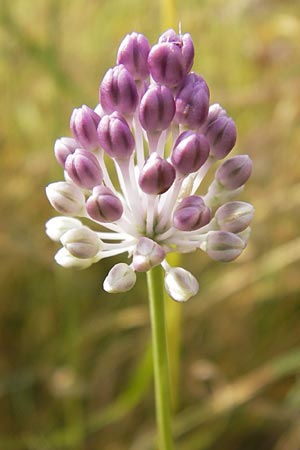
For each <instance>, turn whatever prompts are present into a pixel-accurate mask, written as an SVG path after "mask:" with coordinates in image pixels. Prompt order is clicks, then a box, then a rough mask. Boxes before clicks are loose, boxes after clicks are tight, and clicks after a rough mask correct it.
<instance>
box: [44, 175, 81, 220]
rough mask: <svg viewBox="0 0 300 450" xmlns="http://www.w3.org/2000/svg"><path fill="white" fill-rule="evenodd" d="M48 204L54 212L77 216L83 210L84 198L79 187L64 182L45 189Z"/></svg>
mask: <svg viewBox="0 0 300 450" xmlns="http://www.w3.org/2000/svg"><path fill="white" fill-rule="evenodd" d="M46 194H47V197H48V200H49V202H50V203H51V205H52V206H53V208H55V209H56V211H58V212H60V213H62V214H66V215H68V216H79V215H82V214H83V211H84V210H85V197H84V195H83V193H82V192H81V190H80V189H79V187H77V186H75V185H74V184H71V183H67V182H66V181H58V182H56V183H51V184H49V185H48V186H47V187H46Z"/></svg>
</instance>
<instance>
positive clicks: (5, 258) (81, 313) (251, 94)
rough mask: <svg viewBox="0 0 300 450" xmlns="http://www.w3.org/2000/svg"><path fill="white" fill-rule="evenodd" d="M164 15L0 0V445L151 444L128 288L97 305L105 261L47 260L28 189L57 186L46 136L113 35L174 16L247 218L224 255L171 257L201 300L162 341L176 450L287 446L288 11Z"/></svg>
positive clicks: (296, 239) (290, 258)
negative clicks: (235, 252)
mask: <svg viewBox="0 0 300 450" xmlns="http://www.w3.org/2000/svg"><path fill="white" fill-rule="evenodd" d="M169 6H171V5H169ZM167 9H168V5H164V6H163V5H161V4H159V2H156V1H154V2H153V1H150V0H144V1H143V2H142V1H138V0H116V1H114V0H102V1H101V0H98V1H97V0H89V1H87V0H72V1H69V0H13V1H11V0H1V3H0V88H1V96H0V148H1V164H0V174H1V190H0V196H1V222H0V244H1V245H0V253H1V272H0V283H1V287H0V292H1V301H0V352H1V353H0V450H6V449H7V450H8V449H11V450H61V449H67V448H69V449H71V450H98V449H105V450H125V449H126V450H150V449H152V448H153V433H154V430H155V417H154V400H153V386H152V376H151V358H150V353H149V318H148V305H147V297H146V288H145V278H144V277H143V275H140V276H139V279H138V283H137V285H136V287H135V288H134V290H132V291H130V292H129V293H128V294H126V295H124V294H123V295H121V294H119V295H114V296H112V295H109V294H106V293H104V292H103V291H102V288H101V284H102V282H103V279H104V277H105V274H106V273H107V271H108V270H109V268H110V267H111V266H112V265H113V264H114V263H115V262H117V261H120V258H119V259H115V260H112V259H109V260H104V261H103V262H102V263H99V264H97V265H95V266H93V267H91V268H90V269H88V270H86V271H82V272H78V273H77V272H72V271H68V270H66V269H63V268H60V267H58V266H57V265H56V264H55V263H54V261H53V255H54V253H55V252H56V250H57V246H56V245H55V244H54V243H52V242H51V241H50V240H49V239H48V238H47V237H46V236H45V234H44V223H45V221H46V220H47V219H48V218H49V217H52V216H54V215H55V212H54V211H53V210H52V208H51V207H50V205H49V204H48V201H47V199H46V197H45V194H44V187H45V185H46V184H48V183H50V182H52V181H56V180H60V179H61V178H62V173H61V169H60V167H59V166H58V164H57V163H56V161H55V159H54V156H53V150H52V149H53V143H54V141H55V139H56V138H57V137H60V136H64V135H68V134H69V130H68V122H69V116H70V114H71V111H72V108H74V107H77V106H80V105H82V104H83V103H85V104H88V105H89V106H91V107H94V106H95V105H96V103H97V98H98V86H99V82H100V80H101V78H102V76H103V75H104V73H105V71H106V70H107V68H108V67H109V66H112V65H114V63H115V57H116V51H117V46H118V44H119V43H120V41H121V40H122V38H123V37H124V35H125V34H126V33H128V32H131V31H139V32H142V33H144V34H145V35H146V36H147V37H148V38H149V40H150V42H151V43H152V44H153V43H154V42H155V41H156V40H157V38H158V36H159V34H160V33H161V32H162V31H163V29H164V27H166V26H168V25H170V23H173V24H175V26H176V28H177V23H178V21H179V20H180V21H181V23H182V30H183V32H186V31H188V32H190V33H191V34H192V36H193V39H194V43H195V47H196V59H195V65H194V70H195V71H197V72H199V73H201V74H202V75H203V76H204V77H205V79H206V80H207V82H208V84H209V86H210V88H211V95H212V102H219V103H221V104H222V105H223V106H224V107H225V108H226V109H227V111H228V112H229V114H230V115H231V116H232V117H233V118H235V120H236V123H237V127H238V132H239V136H238V142H237V146H236V148H235V150H234V153H248V154H250V156H251V157H252V159H253V162H254V171H253V176H252V178H251V179H250V181H249V182H248V184H247V186H246V189H245V191H244V194H243V196H242V199H243V200H245V201H250V202H252V203H253V204H254V205H255V208H256V216H255V220H254V223H253V233H252V237H251V239H250V243H249V245H248V248H247V250H246V251H245V253H244V254H243V255H242V257H240V258H239V259H238V260H237V261H236V262H234V263H230V264H228V265H223V264H221V263H216V262H213V261H211V260H210V259H209V258H208V257H207V256H206V255H205V254H203V253H201V252H198V253H197V256H196V257H195V254H191V255H185V256H184V258H183V259H184V260H183V262H182V264H183V265H184V267H186V268H188V269H190V270H192V271H193V273H194V274H195V275H196V276H197V278H198V279H199V281H200V292H199V294H198V295H197V297H195V298H193V299H192V300H191V301H190V302H189V303H187V304H186V305H176V307H178V308H180V309H182V310H183V321H182V331H181V333H180V332H179V330H177V331H176V330H175V334H174V335H173V337H172V338H171V343H173V344H174V347H176V339H177V338H181V344H180V345H181V350H180V353H181V367H180V374H179V383H178V386H179V389H178V402H177V407H176V413H175V420H174V432H175V436H176V439H177V442H178V449H181V450H242V449H243V450H253V449H255V448H259V449H262V450H299V448H300V272H299V269H300V263H299V260H300V236H299V229H300V151H299V149H300V127H299V124H300V120H299V118H300V44H299V43H300V5H299V1H295V0H286V1H284V2H283V1H279V0H277V1H276V0H227V1H226V2H225V1H222V0H203V1H199V0H185V1H184V2H179V1H177V4H176V5H175V8H174V10H173V12H172V10H171V9H170V11H168V10H167ZM172 14H173V15H172ZM182 306H183V307H182ZM179 340H180V339H179ZM171 345H172V344H171ZM174 370H176V368H175V369H174ZM173 375H174V374H173ZM175 376H176V374H175Z"/></svg>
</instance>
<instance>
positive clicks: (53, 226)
mask: <svg viewBox="0 0 300 450" xmlns="http://www.w3.org/2000/svg"><path fill="white" fill-rule="evenodd" d="M81 226H82V223H81V222H80V220H78V219H74V218H73V217H66V216H58V217H52V219H50V220H48V222H46V234H47V235H48V236H49V238H50V239H52V241H56V242H59V241H60V238H61V237H62V235H63V234H65V233H66V232H67V231H69V230H72V229H73V228H79V227H81Z"/></svg>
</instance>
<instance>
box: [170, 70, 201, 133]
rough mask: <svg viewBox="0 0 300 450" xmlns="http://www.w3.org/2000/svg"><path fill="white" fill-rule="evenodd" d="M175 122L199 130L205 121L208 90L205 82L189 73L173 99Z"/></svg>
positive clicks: (198, 76)
mask: <svg viewBox="0 0 300 450" xmlns="http://www.w3.org/2000/svg"><path fill="white" fill-rule="evenodd" d="M175 105H176V113H175V118H174V120H175V122H177V123H179V124H181V125H186V126H188V127H189V128H191V129H197V128H199V127H200V126H201V125H202V124H203V123H204V122H205V120H206V118H207V114H208V108H209V89H208V86H207V84H206V82H205V80H204V79H203V78H202V77H201V76H200V75H197V74H195V73H190V74H189V75H188V76H187V77H186V78H185V80H184V83H183V85H182V87H181V88H180V90H179V91H178V93H177V95H176V99H175Z"/></svg>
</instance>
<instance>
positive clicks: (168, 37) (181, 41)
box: [158, 29, 195, 73]
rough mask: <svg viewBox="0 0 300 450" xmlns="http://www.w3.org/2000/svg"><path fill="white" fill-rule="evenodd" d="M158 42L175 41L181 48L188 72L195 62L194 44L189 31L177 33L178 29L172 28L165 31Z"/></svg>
mask: <svg viewBox="0 0 300 450" xmlns="http://www.w3.org/2000/svg"><path fill="white" fill-rule="evenodd" d="M158 42H159V43H160V44H161V43H163V42H173V43H174V44H175V45H177V46H178V47H179V48H180V49H181V53H182V56H183V59H184V63H185V70H186V73H188V72H189V71H190V70H191V68H192V65H193V62H194V54H195V49H194V44H193V40H192V37H191V35H190V34H189V33H184V34H177V33H176V31H174V30H172V29H170V30H167V31H165V32H164V33H163V34H162V35H161V36H160V38H159V40H158Z"/></svg>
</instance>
